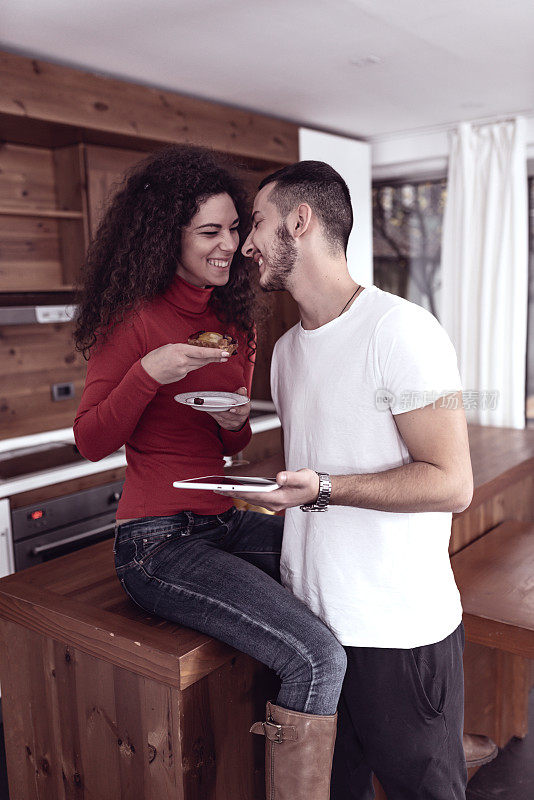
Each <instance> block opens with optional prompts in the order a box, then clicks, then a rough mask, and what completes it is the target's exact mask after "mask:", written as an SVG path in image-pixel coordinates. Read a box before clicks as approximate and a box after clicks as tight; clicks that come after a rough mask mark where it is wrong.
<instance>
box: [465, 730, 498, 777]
mask: <svg viewBox="0 0 534 800" xmlns="http://www.w3.org/2000/svg"><path fill="white" fill-rule="evenodd" d="M498 753H499V748H498V747H497V745H496V744H495V742H494V741H493V740H492V739H490V738H489V736H481V735H480V734H478V733H464V754H465V763H466V764H467V769H470V768H471V767H481V766H482V765H483V764H489V762H490V761H493V759H494V758H496V756H497V755H498Z"/></svg>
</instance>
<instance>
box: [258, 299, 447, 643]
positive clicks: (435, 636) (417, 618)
mask: <svg viewBox="0 0 534 800" xmlns="http://www.w3.org/2000/svg"><path fill="white" fill-rule="evenodd" d="M271 385H272V396H273V400H274V403H275V405H276V409H277V411H278V414H279V416H280V419H281V422H282V427H283V430H284V447H285V459H286V468H287V469H288V470H298V469H300V468H302V467H309V468H311V469H315V470H318V471H320V472H328V473H330V474H331V475H349V474H355V473H360V474H363V473H375V472H382V471H384V470H387V469H391V468H393V467H399V466H402V465H403V464H407V463H409V462H410V461H412V459H411V457H410V454H409V453H408V450H407V448H406V445H405V443H404V441H403V439H402V438H401V436H400V434H399V432H398V429H397V427H396V425H395V421H394V418H393V415H394V414H400V413H403V412H405V411H410V410H413V409H415V408H421V407H423V406H426V405H429V404H430V403H432V402H434V401H435V399H436V398H437V397H442V398H443V397H444V396H445V395H447V394H450V393H451V392H454V391H458V390H460V389H461V381H460V376H459V373H458V367H457V362H456V354H455V352H454V348H453V345H452V343H451V341H450V339H449V337H448V335H447V333H446V332H445V330H444V329H443V328H442V327H441V325H440V324H439V322H438V321H437V320H436V319H435V317H433V316H432V314H430V313H429V312H428V311H426V310H425V309H423V308H422V307H420V306H418V305H415V304H414V303H410V302H408V301H407V300H404V299H402V298H400V297H397V296H395V295H393V294H390V293H388V292H384V291H382V290H381V289H379V288H377V287H376V286H371V287H368V288H366V289H364V290H363V291H362V293H361V294H360V295H359V296H358V297H357V298H356V300H355V301H354V303H353V304H352V306H351V307H350V308H349V309H348V310H347V311H346V312H345V313H344V314H342V315H341V316H340V317H338V318H336V319H333V320H332V321H331V322H328V323H327V324H326V325H322V326H321V327H320V328H317V329H315V330H305V329H304V328H303V327H302V325H301V324H300V322H299V323H298V324H297V325H295V326H294V327H293V328H291V329H290V330H289V331H288V332H287V333H285V334H284V336H282V337H281V339H279V341H278V342H277V343H276V346H275V349H274V353H273V360H272V367H271ZM438 402H439V403H440V404H441V403H443V402H446V400H440V401H438ZM451 519H452V514H450V513H444V512H418V513H394V512H388V511H374V510H370V509H366V508H354V507H348V506H329V508H328V510H327V511H326V512H323V513H318V512H304V511H301V510H300V508H298V507H297V508H290V509H288V510H287V511H286V516H285V526H284V539H283V545H282V556H281V574H282V582H283V584H284V586H286V587H287V588H288V589H290V590H291V591H292V592H293V593H294V594H295V595H296V596H297V597H299V598H300V599H301V600H302V601H303V602H304V603H306V605H308V606H309V607H310V608H311V610H312V611H313V612H314V613H315V614H316V615H317V616H318V617H320V618H321V619H322V620H323V621H324V622H325V623H326V625H328V627H329V628H330V629H331V630H332V632H333V633H334V634H335V635H336V637H337V638H338V640H339V641H340V642H341V643H342V644H344V645H345V646H358V647H399V648H411V647H419V646H421V645H425V644H432V643H434V642H438V641H441V640H442V639H444V638H445V637H446V636H448V635H449V634H450V633H452V631H453V630H455V628H456V627H457V626H458V625H459V624H460V621H461V615H462V609H461V605H460V597H459V593H458V589H457V588H456V584H455V582H454V577H453V574H452V570H451V566H450V560H449V555H448V544H449V539H450V533H451Z"/></svg>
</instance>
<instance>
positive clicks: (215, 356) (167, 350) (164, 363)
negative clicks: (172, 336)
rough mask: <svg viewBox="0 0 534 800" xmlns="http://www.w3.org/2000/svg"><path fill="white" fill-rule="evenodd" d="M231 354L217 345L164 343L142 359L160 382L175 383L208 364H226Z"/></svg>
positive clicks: (147, 368)
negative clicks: (197, 345) (202, 345)
mask: <svg viewBox="0 0 534 800" xmlns="http://www.w3.org/2000/svg"><path fill="white" fill-rule="evenodd" d="M228 358H229V355H228V353H227V352H225V351H224V350H219V349H218V348H215V347H196V346H195V345H191V344H164V345H163V346H162V347H157V348H156V349H155V350H151V351H150V353H147V354H146V356H143V358H142V359H141V366H142V367H143V369H144V370H145V372H147V373H148V374H149V375H150V377H151V378H154V380H156V381H158V383H175V382H176V381H181V380H182V378H185V376H186V375H187V374H188V373H189V372H192V371H193V370H195V369H200V368H201V367H205V366H206V364H217V363H218V364H226V362H227V361H228Z"/></svg>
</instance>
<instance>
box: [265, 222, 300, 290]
mask: <svg viewBox="0 0 534 800" xmlns="http://www.w3.org/2000/svg"><path fill="white" fill-rule="evenodd" d="M263 261H264V264H265V270H266V271H267V270H268V276H267V279H266V281H265V283H260V287H261V288H262V290H263V291H264V292H281V291H284V290H285V289H287V283H288V278H289V276H290V275H291V273H292V272H293V270H294V268H295V264H296V262H297V248H296V247H295V243H294V242H293V239H292V238H291V234H290V233H289V231H288V230H287V228H286V226H285V225H284V224H283V223H281V224H280V225H279V226H278V228H277V229H276V244H275V246H274V248H273V251H272V254H271V255H270V257H269V259H268V261H267V260H266V259H265V258H264V259H263Z"/></svg>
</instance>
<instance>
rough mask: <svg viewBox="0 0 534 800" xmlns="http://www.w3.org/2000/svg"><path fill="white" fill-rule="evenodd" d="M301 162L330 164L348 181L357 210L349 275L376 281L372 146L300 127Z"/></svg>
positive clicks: (350, 251) (350, 246) (350, 242)
mask: <svg viewBox="0 0 534 800" xmlns="http://www.w3.org/2000/svg"><path fill="white" fill-rule="evenodd" d="M299 148H300V149H299V157H300V160H301V161H306V160H308V159H311V160H313V161H326V163H327V164H330V165H331V166H332V167H333V168H334V169H335V170H337V172H339V174H340V175H341V176H342V177H343V178H344V180H345V181H346V183H347V186H348V187H349V191H350V196H351V199H352V207H353V210H354V228H353V230H352V233H351V236H350V239H349V246H348V250H347V262H348V265H349V272H350V274H351V276H352V277H353V278H354V280H355V281H357V282H358V283H361V284H363V285H364V286H370V285H371V284H372V282H373V233H372V219H371V146H370V145H369V144H368V143H367V142H360V141H358V140H357V139H349V138H347V137H345V136H334V135H332V134H330V133H321V132H320V131H313V130H309V129H308V128H300V130H299Z"/></svg>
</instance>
